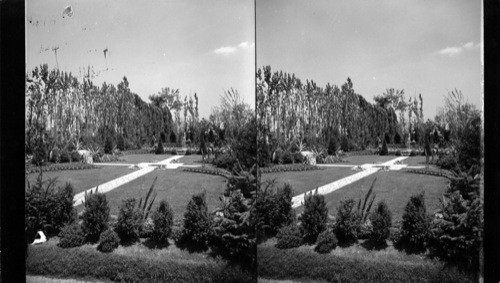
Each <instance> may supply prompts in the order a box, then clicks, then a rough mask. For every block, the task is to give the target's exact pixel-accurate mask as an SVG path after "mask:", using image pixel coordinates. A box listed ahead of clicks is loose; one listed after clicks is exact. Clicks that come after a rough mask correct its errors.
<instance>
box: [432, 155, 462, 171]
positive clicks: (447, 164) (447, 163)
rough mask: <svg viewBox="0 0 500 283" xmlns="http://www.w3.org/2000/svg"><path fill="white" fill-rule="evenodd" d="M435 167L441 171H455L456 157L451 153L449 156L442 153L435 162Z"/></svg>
mask: <svg viewBox="0 0 500 283" xmlns="http://www.w3.org/2000/svg"><path fill="white" fill-rule="evenodd" d="M436 165H437V166H439V167H440V168H442V169H446V170H456V169H457V167H458V163H457V157H456V156H455V154H453V153H450V154H445V153H442V154H440V155H439V158H438V160H437V161H436Z"/></svg>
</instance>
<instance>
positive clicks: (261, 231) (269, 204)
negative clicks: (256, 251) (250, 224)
mask: <svg viewBox="0 0 500 283" xmlns="http://www.w3.org/2000/svg"><path fill="white" fill-rule="evenodd" d="M273 186H274V182H267V184H266V186H265V188H263V189H260V190H259V193H258V194H257V197H256V201H255V206H254V215H255V219H256V223H255V229H256V231H257V241H258V242H261V241H263V240H264V239H265V238H267V237H273V236H274V235H276V233H277V232H278V230H279V229H280V228H281V227H283V226H287V225H290V224H291V223H293V222H294V220H295V212H294V210H293V208H292V197H293V192H292V187H291V186H290V185H289V184H285V185H284V186H283V187H281V188H277V189H276V190H274V189H273V188H272V187H273ZM261 188H262V186H261Z"/></svg>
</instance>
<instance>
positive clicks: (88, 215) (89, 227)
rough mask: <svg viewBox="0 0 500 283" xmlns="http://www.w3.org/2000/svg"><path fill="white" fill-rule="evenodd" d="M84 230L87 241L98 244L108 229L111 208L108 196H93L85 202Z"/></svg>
mask: <svg viewBox="0 0 500 283" xmlns="http://www.w3.org/2000/svg"><path fill="white" fill-rule="evenodd" d="M82 219H83V222H82V230H83V233H85V237H86V240H87V241H90V242H96V241H97V240H98V239H99V235H101V233H102V232H103V231H104V230H106V229H107V228H108V220H109V206H108V201H107V200H106V195H104V194H101V193H96V194H91V195H89V196H88V198H87V200H86V202H85V209H84V211H83V214H82Z"/></svg>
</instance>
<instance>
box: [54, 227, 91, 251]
mask: <svg viewBox="0 0 500 283" xmlns="http://www.w3.org/2000/svg"><path fill="white" fill-rule="evenodd" d="M84 242H85V235H84V234H83V231H82V227H80V225H79V224H78V223H72V224H67V225H66V226H64V227H63V228H62V230H61V232H60V233H59V243H58V244H57V245H58V246H59V247H61V248H74V247H79V246H81V245H83V244H84Z"/></svg>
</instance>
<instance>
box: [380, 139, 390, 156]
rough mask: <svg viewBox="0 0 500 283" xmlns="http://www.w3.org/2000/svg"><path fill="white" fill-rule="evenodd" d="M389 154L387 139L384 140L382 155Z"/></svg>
mask: <svg viewBox="0 0 500 283" xmlns="http://www.w3.org/2000/svg"><path fill="white" fill-rule="evenodd" d="M387 154H389V150H388V149H387V142H386V141H385V139H384V140H383V141H382V149H380V155H387Z"/></svg>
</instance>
